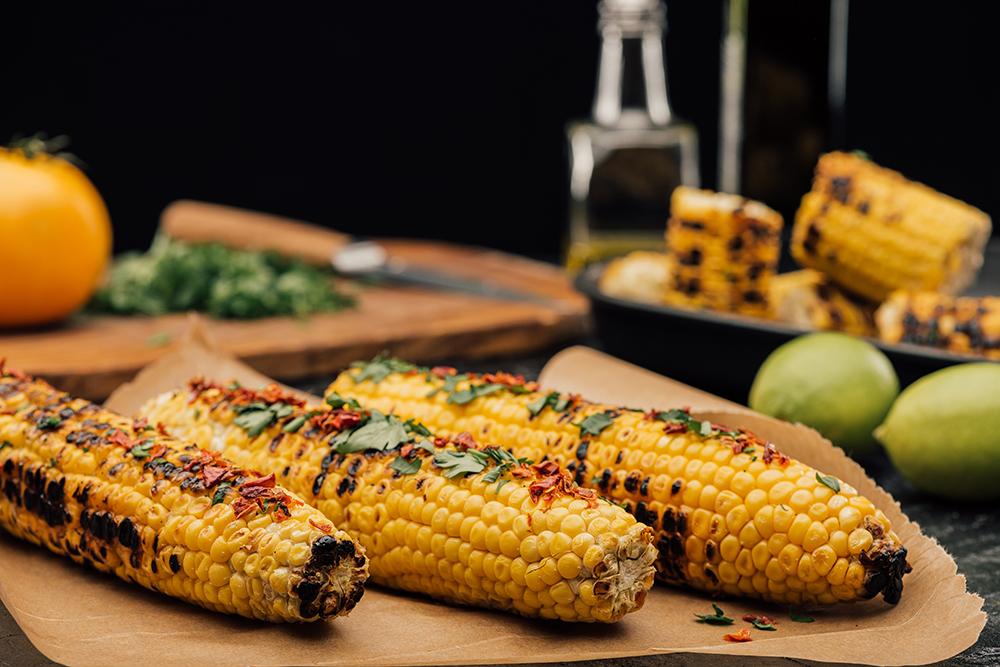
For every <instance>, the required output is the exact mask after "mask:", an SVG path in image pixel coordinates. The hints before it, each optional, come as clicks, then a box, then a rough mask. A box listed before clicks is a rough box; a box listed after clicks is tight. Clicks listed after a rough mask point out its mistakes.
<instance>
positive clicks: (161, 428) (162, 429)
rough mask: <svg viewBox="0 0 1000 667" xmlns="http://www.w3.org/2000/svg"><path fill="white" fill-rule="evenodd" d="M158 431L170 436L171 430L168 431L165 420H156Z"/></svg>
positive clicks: (164, 435) (166, 436)
mask: <svg viewBox="0 0 1000 667" xmlns="http://www.w3.org/2000/svg"><path fill="white" fill-rule="evenodd" d="M156 432H157V433H159V434H160V435H162V436H163V437H164V438H169V437H170V432H169V431H167V425H166V424H164V423H163V422H156Z"/></svg>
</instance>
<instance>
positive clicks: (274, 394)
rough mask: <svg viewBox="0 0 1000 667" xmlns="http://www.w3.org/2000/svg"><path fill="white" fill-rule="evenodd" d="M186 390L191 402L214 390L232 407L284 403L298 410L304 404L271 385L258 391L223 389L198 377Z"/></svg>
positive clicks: (295, 397) (239, 388) (279, 387)
mask: <svg viewBox="0 0 1000 667" xmlns="http://www.w3.org/2000/svg"><path fill="white" fill-rule="evenodd" d="M188 388H189V389H190V390H191V393H192V398H191V402H194V401H195V400H196V399H197V398H198V397H199V396H201V395H202V394H203V393H205V392H206V391H209V390H211V389H214V390H216V391H218V392H219V393H220V394H222V396H223V397H224V398H225V400H227V401H229V402H230V403H232V404H233V405H246V404H248V403H257V402H261V403H267V404H268V405H271V404H274V403H285V404H287V405H292V406H295V407H298V408H300V407H302V406H304V405H305V404H306V402H305V401H304V400H302V399H301V398H299V397H298V396H295V395H294V394H291V393H289V392H287V391H285V390H284V389H283V388H282V387H281V385H278V384H273V383H272V384H269V385H267V386H266V387H264V388H263V389H261V390H260V391H254V390H253V389H247V388H246V387H232V386H230V387H224V386H222V385H221V384H218V383H217V382H212V381H211V380H206V379H205V378H203V377H201V376H199V377H196V378H193V379H192V380H191V381H190V382H188Z"/></svg>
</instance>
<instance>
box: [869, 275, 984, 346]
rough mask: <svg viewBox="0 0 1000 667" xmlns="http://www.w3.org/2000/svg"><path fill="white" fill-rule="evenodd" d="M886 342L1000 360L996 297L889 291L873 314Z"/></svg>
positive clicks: (881, 335)
mask: <svg viewBox="0 0 1000 667" xmlns="http://www.w3.org/2000/svg"><path fill="white" fill-rule="evenodd" d="M875 321H876V322H877V324H878V335H879V337H880V338H881V339H882V340H884V341H886V342H888V343H914V344H917V345H929V346H931V347H937V348H941V349H945V350H949V351H951V352H957V353H959V354H978V355H982V356H985V357H986V358H988V359H1000V297H998V296H979V297H973V296H961V297H953V296H948V295H945V294H940V293H938V292H908V291H898V292H893V293H892V294H891V295H890V296H889V298H888V299H886V300H885V301H884V302H883V303H882V305H881V306H880V307H879V309H878V311H877V312H876V313H875Z"/></svg>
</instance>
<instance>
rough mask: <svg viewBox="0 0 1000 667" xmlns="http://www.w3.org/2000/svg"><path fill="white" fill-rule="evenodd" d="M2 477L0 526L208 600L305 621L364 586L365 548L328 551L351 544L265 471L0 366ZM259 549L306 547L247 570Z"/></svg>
mask: <svg viewBox="0 0 1000 667" xmlns="http://www.w3.org/2000/svg"><path fill="white" fill-rule="evenodd" d="M0 488H3V489H5V493H4V495H3V496H0V526H3V527H4V528H5V529H6V530H7V531H9V532H10V533H12V534H13V535H16V536H18V537H21V538H23V539H25V540H27V541H29V542H32V543H35V544H38V545H41V546H44V547H46V548H48V549H50V550H51V551H54V552H56V553H59V554H62V555H65V556H68V557H69V558H71V559H72V560H74V561H76V562H78V563H85V564H89V565H91V566H93V567H94V568H95V569H97V570H100V571H102V572H107V573H111V574H115V575H116V576H118V577H120V578H122V579H126V580H129V581H134V582H138V583H139V584H141V585H143V586H145V587H146V588H149V589H152V590H154V591H159V592H161V593H165V594H167V595H170V596H173V597H177V598H180V599H183V600H186V601H188V602H191V603H194V604H198V605H201V606H203V607H206V608H208V609H212V610H215V611H219V612H225V613H231V614H240V615H242V616H248V617H252V618H259V619H262V620H268V621H274V622H282V621H284V622H300V621H314V620H318V619H321V618H329V617H332V616H336V615H339V614H343V613H346V612H348V611H350V609H352V608H353V607H354V605H355V604H356V603H357V601H358V599H359V598H360V597H361V594H362V592H363V590H364V581H365V579H366V578H367V561H366V559H365V558H364V557H363V556H360V555H359V557H358V560H357V562H354V561H349V562H340V561H339V560H336V561H335V560H331V559H330V558H329V554H330V553H331V552H332V553H335V552H337V550H339V549H343V548H344V547H345V546H350V547H351V548H352V549H353V548H354V547H355V542H354V541H353V540H352V539H351V537H350V536H349V535H348V534H347V533H344V532H340V531H336V530H335V529H334V528H333V527H332V526H329V529H328V530H327V531H321V530H318V529H316V528H315V527H314V526H313V525H312V522H316V521H321V522H322V523H323V524H325V525H326V524H328V522H327V521H326V519H325V518H324V517H323V515H322V514H320V513H319V512H318V511H316V510H314V509H312V508H310V507H308V506H306V505H304V504H303V503H302V501H301V500H300V499H299V498H298V497H297V496H295V495H293V494H291V493H289V492H287V491H285V489H283V488H282V487H280V486H277V485H276V484H275V483H274V480H273V478H272V477H267V478H262V477H259V475H258V474H257V473H253V472H250V471H248V470H245V469H243V468H239V467H237V466H235V465H233V464H231V463H230V462H229V461H227V460H226V459H223V458H221V457H218V456H216V455H214V454H212V453H210V452H207V451H204V450H201V449H199V448H198V447H197V446H196V445H193V444H189V443H187V442H183V441H181V440H177V439H174V438H172V437H168V436H165V435H163V434H162V433H160V432H158V431H157V429H154V428H151V427H149V426H147V425H146V423H145V422H141V421H140V422H133V421H132V420H130V419H126V418H124V417H121V416H118V415H116V414H113V413H111V412H109V411H106V410H103V409H102V408H100V407H98V406H96V405H93V404H90V403H88V402H86V401H84V400H81V399H73V398H70V397H69V396H67V395H66V394H64V393H62V392H58V391H56V390H55V389H53V388H52V387H50V386H49V385H47V384H45V383H44V382H41V381H35V380H32V379H30V378H27V377H25V376H23V375H21V374H19V373H16V372H5V371H4V370H3V364H2V363H0ZM253 498H259V499H260V502H259V504H258V502H257V501H256V500H253ZM265 502H266V503H268V505H265V504H264V503H265ZM168 505H169V506H168ZM237 516H239V518H237ZM247 522H249V523H251V524H253V525H255V527H254V528H253V529H252V530H248V529H247V527H246V526H247ZM251 537H252V539H250V538H251ZM264 549H267V550H268V551H269V552H273V551H275V550H276V549H277V550H278V551H279V552H280V553H291V552H292V550H293V549H296V550H297V551H296V553H297V554H304V555H305V557H304V558H300V559H299V560H298V561H297V562H295V563H287V562H286V563H283V564H282V566H281V567H280V568H278V569H277V570H271V571H266V572H265V571H261V570H259V569H258V568H256V567H250V568H248V567H247V563H248V562H250V561H251V559H253V562H254V563H256V562H257V561H258V560H259V559H260V555H259V554H260V552H261V551H262V550H264ZM272 560H273V559H272ZM276 602H280V604H277V605H275V604H274V603H276Z"/></svg>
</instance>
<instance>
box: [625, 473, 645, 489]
mask: <svg viewBox="0 0 1000 667" xmlns="http://www.w3.org/2000/svg"><path fill="white" fill-rule="evenodd" d="M641 480H642V473H640V472H638V471H635V470H633V471H632V472H630V473H629V474H628V475H626V476H625V481H624V482H623V484H622V485H623V486H624V487H625V490H626V491H628V492H629V493H635V491H636V489H638V488H639V482H640V481H641Z"/></svg>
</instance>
